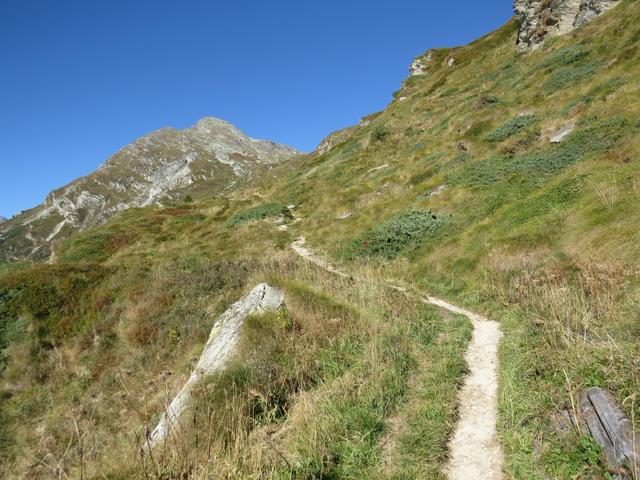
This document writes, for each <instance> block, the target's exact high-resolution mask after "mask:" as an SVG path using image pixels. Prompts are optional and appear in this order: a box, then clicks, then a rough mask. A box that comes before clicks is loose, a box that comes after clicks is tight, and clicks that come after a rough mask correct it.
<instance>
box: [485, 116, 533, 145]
mask: <svg viewBox="0 0 640 480" xmlns="http://www.w3.org/2000/svg"><path fill="white" fill-rule="evenodd" d="M537 121H538V117H536V116H535V115H529V114H528V115H520V116H518V117H516V118H513V119H511V120H509V121H508V122H507V123H505V124H503V125H502V126H500V127H498V128H497V129H495V130H494V131H493V132H491V133H490V134H489V135H487V140H488V141H489V142H501V141H503V140H506V139H507V138H509V137H510V136H512V135H515V134H516V133H518V132H519V131H520V130H523V129H525V128H527V127H530V126H531V125H533V124H534V123H536V122H537Z"/></svg>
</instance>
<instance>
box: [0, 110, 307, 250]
mask: <svg viewBox="0 0 640 480" xmlns="http://www.w3.org/2000/svg"><path fill="white" fill-rule="evenodd" d="M298 153H299V152H297V151H296V150H295V149H293V148H291V147H288V146H285V145H279V144H276V143H273V142H269V141H264V140H254V139H252V138H249V137H247V136H246V135H245V134H244V133H242V132H241V131H240V130H239V129H237V128H236V127H234V126H233V125H231V124H230V123H228V122H225V121H224V120H219V119H216V118H204V119H202V120H200V121H199V122H198V123H197V124H196V125H194V126H193V127H191V128H187V129H185V130H176V129H174V128H163V129H160V130H157V131H155V132H152V133H150V134H149V135H146V136H144V137H141V138H139V139H138V140H136V141H134V142H133V143H131V144H130V145H127V146H126V147H124V148H123V149H121V150H120V151H119V152H117V153H116V154H115V155H113V156H112V157H111V158H109V159H108V160H107V161H106V162H105V163H104V164H103V165H102V166H100V168H98V170H96V171H95V172H94V173H92V174H90V175H87V176H86V177H82V178H79V179H77V180H74V181H73V182H71V183H70V184H68V185H66V186H64V187H62V188H59V189H57V190H54V191H53V192H51V193H50V194H49V195H48V196H47V198H46V200H45V201H44V203H43V204H41V205H39V206H37V207H35V208H33V209H31V210H28V211H25V212H22V213H21V214H20V215H17V216H16V217H15V218H13V219H11V220H10V221H7V222H6V223H5V224H3V226H2V228H0V260H11V259H21V258H32V259H40V260H42V259H46V258H48V257H49V256H50V255H51V248H50V244H51V242H53V241H55V240H58V239H60V238H64V237H66V236H68V235H69V234H70V233H73V232H76V231H79V230H83V229H85V228H87V227H91V226H95V225H99V224H101V223H103V222H104V221H105V220H106V219H108V218H109V217H111V216H113V215H114V214H115V213H117V212H119V211H121V210H124V209H126V208H130V207H145V206H148V205H152V204H162V203H165V202H166V201H170V200H175V199H179V198H182V197H184V196H185V195H187V194H190V195H194V196H198V194H199V193H204V192H206V193H207V194H208V195H215V194H220V193H223V192H226V191H229V190H230V189H232V188H233V187H234V186H237V185H239V184H241V183H243V182H244V181H246V180H247V179H250V178H253V177H255V176H259V175H261V174H263V173H264V172H266V171H268V170H269V169H271V168H272V167H273V166H274V165H277V164H279V163H281V162H283V161H286V160H288V159H289V158H291V157H292V156H294V155H296V154H298Z"/></svg>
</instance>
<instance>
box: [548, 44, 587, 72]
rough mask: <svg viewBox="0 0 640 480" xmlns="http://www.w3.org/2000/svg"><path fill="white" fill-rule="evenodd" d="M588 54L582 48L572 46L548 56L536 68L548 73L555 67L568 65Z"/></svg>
mask: <svg viewBox="0 0 640 480" xmlns="http://www.w3.org/2000/svg"><path fill="white" fill-rule="evenodd" d="M589 53H590V51H589V50H587V49H585V48H582V47H580V46H579V45H572V46H570V47H566V48H562V49H560V50H558V51H557V52H554V53H552V54H551V55H549V56H548V57H547V58H545V59H544V60H543V61H542V63H540V64H539V65H538V68H540V69H543V70H547V71H550V70H552V69H554V68H556V67H560V66H563V65H570V64H572V63H575V62H577V61H579V60H582V59H583V58H584V57H586V56H587V55H589Z"/></svg>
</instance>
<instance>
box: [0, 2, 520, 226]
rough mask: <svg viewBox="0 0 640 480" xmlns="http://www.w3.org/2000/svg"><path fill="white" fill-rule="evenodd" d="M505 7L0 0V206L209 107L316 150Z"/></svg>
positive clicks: (19, 205)
mask: <svg viewBox="0 0 640 480" xmlns="http://www.w3.org/2000/svg"><path fill="white" fill-rule="evenodd" d="M511 15H512V2H511V0H487V1H483V2H478V1H477V0H458V1H456V2H443V1H438V2H434V1H425V0H395V1H386V2H383V1H376V0H353V1H349V0H340V1H339V0H323V1H305V0H297V1H293V0H291V1H283V0H270V1H266V0H260V1H259V0H253V1H248V0H233V1H221V0H202V1H194V0H184V1H180V2H178V1H172V2H169V1H165V0H153V1H149V0H135V1H125V0H95V1H93V0H91V1H88V0H82V1H80V0H78V1H74V0H41V1H31V0H1V1H0V215H4V216H10V215H12V214H14V213H16V212H18V211H19V210H21V209H25V208H29V207H32V206H35V205H36V204H38V203H40V202H41V201H42V200H43V198H44V196H45V195H46V194H47V193H48V192H49V191H50V190H52V189H53V188H55V187H59V186H62V185H64V184H66V183H67V182H69V181H70V180H72V179H74V178H76V177H78V176H81V175H85V174H87V173H90V172H91V171H93V170H94V169H95V168H96V167H97V166H98V165H99V164H100V163H102V162H103V161H104V160H105V159H107V158H108V157H109V156H110V155H111V154H113V153H114V152H116V151H117V150H118V149H119V148H120V147H122V146H124V145H126V144H127V143H129V142H131V141H132V140H134V139H135V138H137V137H139V136H141V135H144V134H145V133H148V132H150V131H152V130H155V129H158V128H161V127H164V126H174V127H176V128H184V127H187V126H189V125H191V124H193V123H195V122H196V121H197V120H198V119H199V118H201V117H204V116H215V117H220V118H223V119H225V120H228V121H230V122H232V123H234V124H235V125H237V126H238V127H239V128H241V129H242V130H244V131H245V132H246V133H247V134H249V135H250V136H253V137H258V138H268V139H272V140H275V141H278V142H283V143H288V144H290V145H293V146H295V147H297V148H299V149H301V150H312V149H313V148H314V146H315V145H316V144H317V143H318V142H319V141H320V140H321V139H322V138H323V137H324V136H325V135H326V134H328V133H329V132H331V131H333V130H336V129H338V128H342V127H344V126H347V125H351V124H353V123H355V122H357V120H358V119H359V118H360V117H361V116H364V115H366V114H368V113H372V112H375V111H378V110H381V109H382V108H384V106H385V105H386V104H387V103H388V102H389V100H390V99H391V93H392V92H393V91H394V90H397V88H398V87H399V85H400V83H401V81H402V80H403V79H404V78H405V77H406V76H407V66H408V64H409V63H410V62H411V59H412V58H413V57H414V56H415V55H418V54H420V53H422V52H423V51H425V50H426V49H428V48H430V47H441V46H454V45H459V44H464V43H468V42H469V41H471V40H474V39H476V38H478V37H479V36H481V35H484V34H485V33H488V32H489V31H491V30H494V29H495V28H497V27H499V26H500V25H502V24H503V23H504V22H506V21H507V20H508V19H509V18H510V17H511Z"/></svg>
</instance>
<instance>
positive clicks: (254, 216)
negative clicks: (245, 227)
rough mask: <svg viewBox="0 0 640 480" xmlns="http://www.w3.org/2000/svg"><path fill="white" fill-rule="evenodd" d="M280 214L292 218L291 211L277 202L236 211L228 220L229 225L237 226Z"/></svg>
mask: <svg viewBox="0 0 640 480" xmlns="http://www.w3.org/2000/svg"><path fill="white" fill-rule="evenodd" d="M278 216H284V217H287V218H292V215H291V212H290V211H289V209H288V208H287V207H285V206H284V205H278V204H277V203H265V204H263V205H258V206H257V207H253V208H249V209H248V210H243V211H241V212H238V213H236V214H235V215H233V216H232V217H231V218H229V220H227V225H228V226H230V227H235V226H237V225H241V224H243V223H247V222H251V221H254V220H264V219H265V218H268V217H278Z"/></svg>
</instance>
